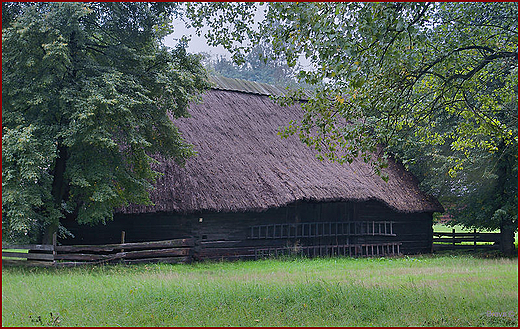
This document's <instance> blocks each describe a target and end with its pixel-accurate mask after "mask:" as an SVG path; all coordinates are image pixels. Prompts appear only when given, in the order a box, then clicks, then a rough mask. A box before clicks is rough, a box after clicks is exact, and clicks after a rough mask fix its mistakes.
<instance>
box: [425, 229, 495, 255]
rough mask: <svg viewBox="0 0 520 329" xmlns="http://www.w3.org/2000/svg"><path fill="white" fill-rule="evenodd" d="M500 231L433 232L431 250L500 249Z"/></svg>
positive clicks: (453, 230)
mask: <svg viewBox="0 0 520 329" xmlns="http://www.w3.org/2000/svg"><path fill="white" fill-rule="evenodd" d="M500 241H501V235H500V233H482V232H477V231H476V230H473V232H464V233H461V232H455V229H452V231H451V232H433V245H432V249H433V251H440V250H451V249H470V250H477V249H500Z"/></svg>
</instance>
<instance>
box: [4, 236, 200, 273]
mask: <svg viewBox="0 0 520 329" xmlns="http://www.w3.org/2000/svg"><path fill="white" fill-rule="evenodd" d="M122 239H123V243H120V244H106V245H71V246H58V245H57V244H56V239H54V243H53V244H52V245H34V244H33V245H2V265H18V264H19V265H31V266H56V267H62V266H77V265H82V264H102V263H124V264H133V263H153V262H162V263H188V262H191V260H192V258H193V250H194V246H195V240H194V239H191V238H190V239H175V240H164V241H152V242H137V243H124V234H123V238H122ZM4 257H6V258H4Z"/></svg>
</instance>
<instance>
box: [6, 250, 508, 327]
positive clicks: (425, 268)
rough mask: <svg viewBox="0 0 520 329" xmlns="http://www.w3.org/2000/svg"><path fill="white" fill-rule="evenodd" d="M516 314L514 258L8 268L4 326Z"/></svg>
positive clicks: (449, 320)
mask: <svg viewBox="0 0 520 329" xmlns="http://www.w3.org/2000/svg"><path fill="white" fill-rule="evenodd" d="M517 308H518V261H517V259H516V258H514V259H508V258H492V259H486V258H478V257H475V256H472V255H459V256H456V255H444V256H436V255H425V256H414V257H410V256H408V257H406V256H405V257H399V258H372V259H356V258H322V259H319V258H318V259H302V258H291V259H289V258H288V259H283V260H262V261H238V262H222V263H220V262H217V263H196V264H191V265H166V264H157V265H139V266H137V265H133V266H119V265H118V266H98V267H82V268H74V269H36V268H33V269H24V268H3V270H2V325H3V326H34V325H49V326H58V325H61V326H517V325H518V314H517V313H516V310H517Z"/></svg>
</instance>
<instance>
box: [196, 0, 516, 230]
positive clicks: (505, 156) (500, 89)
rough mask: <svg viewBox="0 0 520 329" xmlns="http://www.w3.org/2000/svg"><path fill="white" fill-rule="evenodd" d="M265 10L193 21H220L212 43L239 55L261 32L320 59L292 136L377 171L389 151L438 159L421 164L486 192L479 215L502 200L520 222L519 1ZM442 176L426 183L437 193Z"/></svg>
mask: <svg viewBox="0 0 520 329" xmlns="http://www.w3.org/2000/svg"><path fill="white" fill-rule="evenodd" d="M256 10H258V5H257V4H254V3H246V4H244V3H241V4H236V5H234V4H230V3H226V4H221V3H219V4H208V3H205V4H200V3H199V4H189V5H188V9H187V12H188V14H190V15H191V19H192V20H193V21H194V23H193V26H195V27H200V26H202V24H207V25H210V26H211V33H210V34H209V36H208V37H209V40H210V42H211V43H212V44H213V45H216V44H222V45H224V46H225V47H227V48H228V49H230V50H231V51H232V52H233V53H234V57H235V58H236V59H241V58H243V56H244V53H246V52H247V47H244V46H243V44H244V42H245V41H251V42H252V44H258V43H268V44H271V45H272V47H273V49H274V52H275V53H276V54H278V55H280V56H283V57H284V58H286V59H287V62H288V64H289V65H291V66H294V65H296V63H297V59H298V58H299V57H300V56H304V57H305V58H307V59H308V60H309V61H310V62H311V63H312V66H311V68H309V69H305V68H304V69H300V70H299V73H298V78H299V79H300V81H303V82H305V83H308V84H313V85H316V86H318V88H316V89H315V94H314V97H312V98H311V99H309V101H308V102H307V103H305V104H303V105H302V107H303V109H304V111H305V114H304V118H303V120H302V121H301V122H293V123H292V124H291V125H289V126H288V127H286V128H285V129H284V130H283V131H282V132H281V134H282V136H288V135H291V134H297V135H298V136H299V137H300V139H301V140H302V141H303V142H304V143H306V144H308V145H309V146H311V147H313V148H315V149H316V150H317V151H319V157H321V158H328V159H331V160H336V161H340V162H351V161H353V159H354V158H355V157H359V156H361V157H363V158H364V160H365V161H367V162H370V163H371V164H372V165H373V167H374V169H375V170H376V172H379V173H381V172H380V168H382V167H385V165H386V161H385V157H386V153H385V152H387V151H388V150H389V149H391V150H392V151H393V152H394V154H396V155H397V156H399V157H400V158H401V159H402V160H403V162H405V163H408V164H409V165H410V166H411V168H412V169H413V168H416V169H417V168H418V166H420V164H418V163H417V160H418V159H419V158H420V159H421V161H428V163H430V164H434V163H435V164H436V165H438V166H436V167H431V166H430V167H428V166H423V168H422V169H423V172H427V171H430V174H433V173H434V172H433V171H432V170H436V172H435V174H436V175H438V176H437V177H438V178H439V180H443V181H445V182H446V184H444V190H445V191H446V188H447V186H449V188H448V190H449V193H448V194H451V195H452V196H454V195H455V196H458V197H461V196H463V195H464V196H468V195H473V197H474V198H473V200H476V199H480V200H481V207H479V208H477V209H480V211H482V215H481V216H480V217H482V218H484V217H486V218H488V219H489V218H492V217H494V218H498V217H496V216H495V212H496V211H499V210H500V211H499V212H500V213H502V211H504V212H506V213H507V214H508V215H507V216H506V217H507V218H508V219H511V220H513V221H516V207H517V205H516V204H517V190H518V188H517V186H510V185H511V184H506V185H507V188H512V190H506V185H502V184H501V182H505V176H504V175H509V176H510V177H516V175H517V174H516V173H517V171H518V169H517V166H518V165H517V163H518V161H517V156H516V150H517V145H518V129H517V112H518V110H517V98H518V6H517V4H516V3H506V2H501V3H452V2H447V3H413V2H411V3H410V2H409V3H359V2H355V3H307V2H305V3H269V4H267V7H266V10H265V18H264V20H263V21H262V22H260V24H259V25H258V26H259V27H257V28H255V27H254V26H253V25H252V24H251V23H250V22H251V19H252V17H254V15H255V11H256ZM230 13H235V16H234V17H238V18H242V21H241V22H240V23H235V21H233V20H229V19H228V18H229V15H230ZM293 96H297V95H293ZM296 98H297V97H296ZM293 99H294V98H292V97H287V98H286V99H282V100H281V102H282V103H291V102H292V101H293ZM379 145H385V146H386V148H379V147H378V146H379ZM414 147H416V148H415V151H419V147H422V150H423V151H424V152H422V153H417V152H413V148H414ZM435 152H437V153H435ZM435 156H437V157H436V158H434V161H433V160H432V157H435ZM489 161H492V162H491V165H490V166H489V167H487V165H486V166H484V165H485V164H489ZM503 161H505V162H506V164H504V162H503ZM428 168H429V169H428ZM498 168H501V169H500V170H499V169H498ZM479 174H480V175H481V176H482V175H487V176H486V177H487V178H486V179H491V180H492V181H493V184H492V186H494V189H493V193H492V195H493V196H494V198H495V200H500V201H498V202H492V205H491V203H489V201H490V200H487V201H486V200H484V198H480V197H479V198H477V197H476V194H472V192H473V191H476V192H478V193H477V194H478V195H481V196H483V195H485V193H484V192H485V191H487V192H489V191H488V190H486V189H484V188H483V185H482V184H477V182H478V180H479V178H478V175H479ZM427 175H428V174H425V175H424V177H427ZM483 181H485V180H483ZM487 182H489V181H487ZM439 184H440V182H439V181H437V189H436V188H435V184H434V183H433V182H431V184H430V185H429V187H428V189H429V190H430V191H431V192H434V193H435V191H439V190H440V189H439V188H438V187H439ZM497 195H498V196H499V197H498V198H497V197H496V196H497ZM437 196H440V194H437ZM488 199H489V198H488ZM469 206H470V204H468V207H469ZM486 207H488V208H489V209H487V208H486ZM485 208H486V209H487V210H485V211H484V209H485ZM465 223H466V224H468V223H469V224H468V225H475V226H493V225H494V226H497V225H498V224H497V222H496V221H495V222H494V223H495V224H490V222H489V220H482V221H473V223H471V220H470V221H467V222H465Z"/></svg>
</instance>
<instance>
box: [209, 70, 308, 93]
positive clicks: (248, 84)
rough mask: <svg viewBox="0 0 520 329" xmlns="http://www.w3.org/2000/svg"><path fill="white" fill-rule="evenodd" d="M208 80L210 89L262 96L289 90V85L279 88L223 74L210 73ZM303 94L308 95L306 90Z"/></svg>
mask: <svg viewBox="0 0 520 329" xmlns="http://www.w3.org/2000/svg"><path fill="white" fill-rule="evenodd" d="M208 80H209V81H210V83H211V84H212V86H211V89H215V90H227V91H237V92H243V93H248V94H255V95H264V96H282V95H286V94H287V93H288V92H289V90H290V89H289V87H287V88H285V89H284V88H280V87H277V86H273V85H270V84H268V83H264V82H257V81H249V80H244V79H239V78H227V77H223V76H216V75H210V76H209V77H208ZM305 94H306V95H305V96H307V97H309V94H308V92H305Z"/></svg>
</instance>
